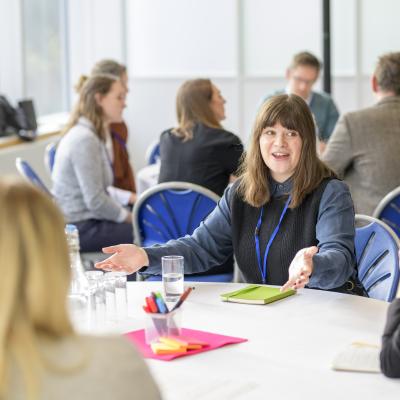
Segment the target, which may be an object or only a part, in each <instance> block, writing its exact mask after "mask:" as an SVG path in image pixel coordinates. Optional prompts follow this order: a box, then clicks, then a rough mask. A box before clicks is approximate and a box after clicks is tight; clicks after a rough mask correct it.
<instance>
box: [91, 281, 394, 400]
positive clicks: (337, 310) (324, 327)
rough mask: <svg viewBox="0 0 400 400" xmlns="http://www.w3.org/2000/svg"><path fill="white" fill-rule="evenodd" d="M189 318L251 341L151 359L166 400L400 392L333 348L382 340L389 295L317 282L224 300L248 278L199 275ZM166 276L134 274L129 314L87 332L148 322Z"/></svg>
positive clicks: (332, 399) (331, 398) (368, 397)
mask: <svg viewBox="0 0 400 400" xmlns="http://www.w3.org/2000/svg"><path fill="white" fill-rule="evenodd" d="M193 284H194V286H195V287H196V289H195V290H194V291H193V292H192V293H191V295H190V297H189V298H188V300H187V301H186V302H185V304H184V306H183V326H184V327H186V328H192V329H199V330H207V331H210V332H215V333H221V334H226V335H230V336H238V337H243V338H247V339H248V342H246V343H241V344H238V345H232V346H227V347H224V348H221V349H218V350H214V351H210V352H205V353H202V354H198V355H194V356H188V357H183V358H179V359H176V360H174V361H171V362H164V361H157V360H146V361H147V363H148V365H149V366H150V369H151V371H152V373H153V375H154V377H155V378H156V380H157V381H158V383H159V385H160V388H161V390H162V393H163V398H164V399H166V400H187V399H190V400H200V399H201V400H211V399H213V400H217V399H218V400H221V399H222V400H224V399H243V400H252V399H268V398H280V399H299V400H302V399H307V400H309V399H310V400H312V399H315V400H320V399H324V400H338V399H345V400H347V399H362V400H373V399H374V400H375V399H385V400H398V398H399V394H400V380H390V379H388V378H385V377H384V376H383V375H381V374H362V373H346V372H335V371H333V370H331V368H330V365H331V361H332V360H333V358H334V356H335V355H336V354H337V353H338V352H339V351H340V350H342V349H343V348H344V347H346V346H347V345H348V344H349V343H351V342H352V341H365V342H370V343H376V344H379V343H380V338H381V334H382V331H383V327H384V322H385V318H386V310H387V306H388V303H385V302H382V301H378V300H374V299H368V298H363V297H357V296H350V295H345V294H339V293H333V292H325V291H318V290H311V289H304V290H301V291H299V293H298V294H297V295H295V296H291V297H289V298H287V299H285V300H283V301H280V302H276V303H272V304H269V305H265V306H259V305H246V304H235V303H224V302H222V301H220V300H219V294H220V293H225V292H229V291H232V290H236V289H238V288H240V287H243V286H245V285H243V284H218V283H193ZM155 290H161V282H128V313H129V314H128V315H129V318H126V319H124V320H120V321H119V322H114V323H112V324H109V325H108V326H107V327H104V326H103V327H102V328H101V327H90V326H86V328H85V329H84V331H85V332H88V331H89V332H90V333H96V332H98V333H99V332H105V331H108V332H110V331H112V332H118V333H123V332H128V331H130V330H135V329H142V328H143V327H144V320H145V315H144V312H143V310H142V304H143V300H144V297H145V296H146V295H148V294H149V293H150V292H151V291H155Z"/></svg>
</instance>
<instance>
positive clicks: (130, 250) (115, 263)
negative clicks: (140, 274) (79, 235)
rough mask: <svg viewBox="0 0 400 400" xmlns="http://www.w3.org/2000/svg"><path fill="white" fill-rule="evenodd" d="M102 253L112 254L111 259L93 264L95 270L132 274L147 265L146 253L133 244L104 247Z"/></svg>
mask: <svg viewBox="0 0 400 400" xmlns="http://www.w3.org/2000/svg"><path fill="white" fill-rule="evenodd" d="M103 253H107V254H112V253H114V254H113V255H112V256H111V257H108V258H107V259H105V260H104V261H100V262H98V263H96V264H95V267H96V268H99V269H104V270H105V271H123V272H127V273H128V274H133V273H134V272H136V271H137V270H138V269H140V268H142V267H144V266H148V265H149V258H148V257H147V254H146V252H145V251H144V250H143V249H142V248H141V247H138V246H135V245H134V244H118V245H116V246H110V247H104V248H103Z"/></svg>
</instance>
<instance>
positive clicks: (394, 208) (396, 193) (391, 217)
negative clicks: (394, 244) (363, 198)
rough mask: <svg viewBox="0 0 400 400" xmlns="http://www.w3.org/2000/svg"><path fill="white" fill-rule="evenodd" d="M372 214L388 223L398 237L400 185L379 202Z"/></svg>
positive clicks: (399, 233) (399, 230)
mask: <svg viewBox="0 0 400 400" xmlns="http://www.w3.org/2000/svg"><path fill="white" fill-rule="evenodd" d="M372 216H373V217H375V218H378V219H380V220H382V221H383V222H385V223H386V224H387V225H389V226H390V227H391V228H392V229H393V230H394V231H395V232H396V234H397V236H398V237H399V238H400V186H399V187H397V188H396V189H394V190H392V191H391V192H390V193H388V194H387V195H386V196H385V197H384V198H383V199H382V200H381V201H380V202H379V204H378V205H377V207H376V209H375V211H374V213H373V214H372Z"/></svg>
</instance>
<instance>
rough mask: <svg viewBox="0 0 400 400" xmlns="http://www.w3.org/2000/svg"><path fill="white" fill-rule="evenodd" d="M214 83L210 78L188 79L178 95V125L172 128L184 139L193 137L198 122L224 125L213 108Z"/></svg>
mask: <svg viewBox="0 0 400 400" xmlns="http://www.w3.org/2000/svg"><path fill="white" fill-rule="evenodd" d="M211 99H212V83H211V81H210V80H209V79H192V80H189V81H186V82H184V83H183V84H182V86H181V87H180V88H179V90H178V94H177V96H176V115H177V119H178V126H177V127H176V128H174V129H173V130H172V133H174V134H175V135H176V136H179V137H181V138H182V139H183V141H186V140H190V139H192V138H193V128H194V126H195V125H196V124H197V123H202V124H203V125H206V126H209V127H211V128H217V129H221V128H222V126H221V124H220V123H219V121H218V119H217V117H216V116H215V114H214V112H213V110H212V109H211Z"/></svg>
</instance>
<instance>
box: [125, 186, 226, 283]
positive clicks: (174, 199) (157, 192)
mask: <svg viewBox="0 0 400 400" xmlns="http://www.w3.org/2000/svg"><path fill="white" fill-rule="evenodd" d="M218 200H219V196H217V195H216V194H215V193H213V192H212V191H210V190H208V189H206V188H203V187H202V186H199V185H195V184H192V183H188V182H165V183H160V184H158V185H156V186H154V187H152V188H150V189H148V190H146V191H145V192H144V193H143V194H142V195H141V196H140V197H139V199H138V200H137V202H136V204H135V207H134V209H133V230H134V238H135V243H136V244H137V245H138V246H151V245H153V244H162V243H166V242H168V240H171V239H178V238H180V237H182V236H185V235H186V234H188V235H190V234H192V233H193V231H194V230H195V229H196V228H197V227H198V226H199V225H200V223H201V221H203V220H204V219H205V217H206V216H207V215H208V214H209V213H210V212H211V211H212V210H213V209H214V208H215V206H216V204H217V202H218ZM148 279H149V280H160V277H158V276H157V277H149V278H148ZM232 279H233V273H224V274H209V275H196V276H190V275H185V280H187V281H208V282H210V281H211V282H231V281H232Z"/></svg>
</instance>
